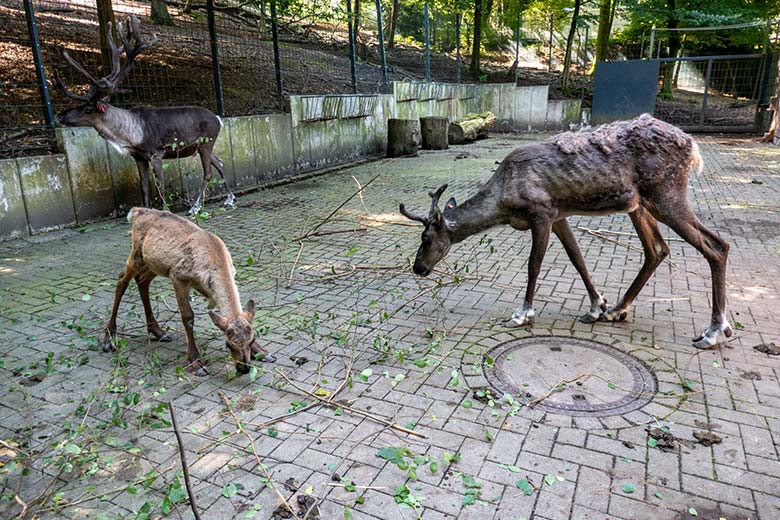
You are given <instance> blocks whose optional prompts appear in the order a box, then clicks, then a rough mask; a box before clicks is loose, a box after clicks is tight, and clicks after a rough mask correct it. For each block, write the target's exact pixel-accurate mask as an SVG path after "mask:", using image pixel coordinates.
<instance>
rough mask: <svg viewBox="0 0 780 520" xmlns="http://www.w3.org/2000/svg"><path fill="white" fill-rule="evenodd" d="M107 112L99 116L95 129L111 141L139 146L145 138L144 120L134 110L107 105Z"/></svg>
mask: <svg viewBox="0 0 780 520" xmlns="http://www.w3.org/2000/svg"><path fill="white" fill-rule="evenodd" d="M105 107H106V112H105V114H103V117H100V118H98V120H97V123H96V124H95V130H97V131H98V133H99V134H100V135H101V136H103V137H104V138H105V139H107V140H108V141H110V142H111V143H115V144H120V145H130V146H138V145H140V144H141V143H142V142H143V139H144V122H143V120H142V119H141V118H140V117H138V115H136V114H135V113H134V112H131V111H130V110H125V109H124V108H119V107H115V106H112V105H105Z"/></svg>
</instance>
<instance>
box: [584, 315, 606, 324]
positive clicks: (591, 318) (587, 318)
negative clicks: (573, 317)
mask: <svg viewBox="0 0 780 520" xmlns="http://www.w3.org/2000/svg"><path fill="white" fill-rule="evenodd" d="M599 318H601V314H598V315H596V316H594V315H592V314H583V315H582V316H580V317H579V318H578V319H579V320H580V322H581V323H596V322H597V321H599Z"/></svg>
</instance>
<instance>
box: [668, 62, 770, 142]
mask: <svg viewBox="0 0 780 520" xmlns="http://www.w3.org/2000/svg"><path fill="white" fill-rule="evenodd" d="M656 61H658V62H660V67H659V74H658V96H657V99H656V104H655V116H656V117H658V118H659V119H663V120H664V121H667V122H669V123H673V124H675V125H677V126H679V127H681V128H683V129H684V130H688V131H694V132H759V131H760V130H761V128H762V126H763V117H764V112H762V110H761V108H762V106H764V105H766V104H767V103H768V102H769V99H768V93H769V91H770V90H769V86H770V85H769V83H770V81H771V74H770V70H771V64H772V61H773V60H772V55H770V54H749V55H741V56H697V57H688V58H661V59H658V60H656Z"/></svg>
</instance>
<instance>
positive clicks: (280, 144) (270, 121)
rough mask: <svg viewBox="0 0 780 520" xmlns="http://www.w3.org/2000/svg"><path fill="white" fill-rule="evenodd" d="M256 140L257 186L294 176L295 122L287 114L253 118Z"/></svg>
mask: <svg viewBox="0 0 780 520" xmlns="http://www.w3.org/2000/svg"><path fill="white" fill-rule="evenodd" d="M252 125H253V135H254V138H255V164H256V166H257V171H256V172H255V179H256V184H264V183H266V182H270V181H275V180H279V179H283V178H285V177H287V176H290V175H293V174H294V173H295V157H294V153H293V152H294V150H293V140H292V119H291V118H290V116H289V115H288V114H273V115H269V116H258V117H253V118H252Z"/></svg>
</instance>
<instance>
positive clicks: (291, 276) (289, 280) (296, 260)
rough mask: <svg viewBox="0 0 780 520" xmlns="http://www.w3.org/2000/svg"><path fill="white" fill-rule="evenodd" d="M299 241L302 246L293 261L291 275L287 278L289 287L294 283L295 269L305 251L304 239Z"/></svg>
mask: <svg viewBox="0 0 780 520" xmlns="http://www.w3.org/2000/svg"><path fill="white" fill-rule="evenodd" d="M298 243H299V244H300V246H301V247H300V248H298V255H297V256H296V257H295V261H294V262H293V265H292V269H290V277H289V279H288V280H287V287H289V286H290V285H292V281H293V276H295V269H296V267H298V261H299V260H300V259H301V253H303V240H299V241H298Z"/></svg>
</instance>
